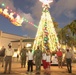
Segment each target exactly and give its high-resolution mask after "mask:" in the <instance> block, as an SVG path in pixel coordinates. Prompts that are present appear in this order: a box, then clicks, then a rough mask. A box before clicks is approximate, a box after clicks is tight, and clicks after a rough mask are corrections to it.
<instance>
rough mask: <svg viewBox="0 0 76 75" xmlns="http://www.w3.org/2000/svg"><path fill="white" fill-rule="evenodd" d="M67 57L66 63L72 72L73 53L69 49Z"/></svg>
mask: <svg viewBox="0 0 76 75" xmlns="http://www.w3.org/2000/svg"><path fill="white" fill-rule="evenodd" d="M65 59H66V64H67V69H68V72H69V73H72V66H71V63H72V60H73V53H72V52H70V51H69V49H67V52H66V53H65Z"/></svg>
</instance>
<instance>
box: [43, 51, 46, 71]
mask: <svg viewBox="0 0 76 75" xmlns="http://www.w3.org/2000/svg"><path fill="white" fill-rule="evenodd" d="M42 64H43V68H44V70H45V69H46V51H43V53H42Z"/></svg>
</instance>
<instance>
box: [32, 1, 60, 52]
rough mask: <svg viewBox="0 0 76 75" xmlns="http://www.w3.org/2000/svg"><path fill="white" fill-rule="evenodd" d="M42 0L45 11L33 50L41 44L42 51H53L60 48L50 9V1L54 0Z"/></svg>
mask: <svg viewBox="0 0 76 75" xmlns="http://www.w3.org/2000/svg"><path fill="white" fill-rule="evenodd" d="M40 1H41V2H42V3H43V5H42V7H43V11H42V16H41V20H40V23H39V27H38V30H37V34H36V37H35V40H34V44H33V50H36V49H37V46H39V47H40V49H41V50H42V51H43V50H48V49H49V50H51V51H55V50H57V48H58V45H59V42H58V38H57V33H56V31H55V28H54V24H53V21H52V17H51V15H50V12H49V10H48V9H49V8H50V6H49V3H51V2H53V0H40Z"/></svg>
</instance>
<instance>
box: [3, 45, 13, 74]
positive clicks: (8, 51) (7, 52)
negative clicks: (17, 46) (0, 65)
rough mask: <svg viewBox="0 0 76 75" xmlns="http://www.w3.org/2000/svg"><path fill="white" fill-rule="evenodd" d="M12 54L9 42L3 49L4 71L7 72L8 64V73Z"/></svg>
mask: <svg viewBox="0 0 76 75" xmlns="http://www.w3.org/2000/svg"><path fill="white" fill-rule="evenodd" d="M13 54H14V50H13V49H12V46H11V44H8V49H6V50H5V69H4V73H6V72H7V68H8V66H9V68H8V73H10V72H11V65H12V56H13Z"/></svg>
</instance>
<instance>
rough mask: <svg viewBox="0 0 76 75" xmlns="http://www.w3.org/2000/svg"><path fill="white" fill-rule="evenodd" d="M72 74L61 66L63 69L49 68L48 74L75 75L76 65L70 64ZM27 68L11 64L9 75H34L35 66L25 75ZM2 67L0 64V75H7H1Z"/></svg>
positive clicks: (15, 63) (42, 72)
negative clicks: (32, 70) (31, 71)
mask: <svg viewBox="0 0 76 75" xmlns="http://www.w3.org/2000/svg"><path fill="white" fill-rule="evenodd" d="M72 70H73V71H72V73H71V74H70V73H68V72H67V68H66V66H63V68H58V66H50V73H51V75H76V64H72ZM26 71H27V66H26V67H25V68H21V66H20V63H19V62H13V63H12V72H11V74H10V75H36V74H35V66H34V72H33V73H29V74H26ZM3 72H4V67H2V66H1V64H0V75H9V74H3ZM40 75H44V70H43V67H41V74H40Z"/></svg>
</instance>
